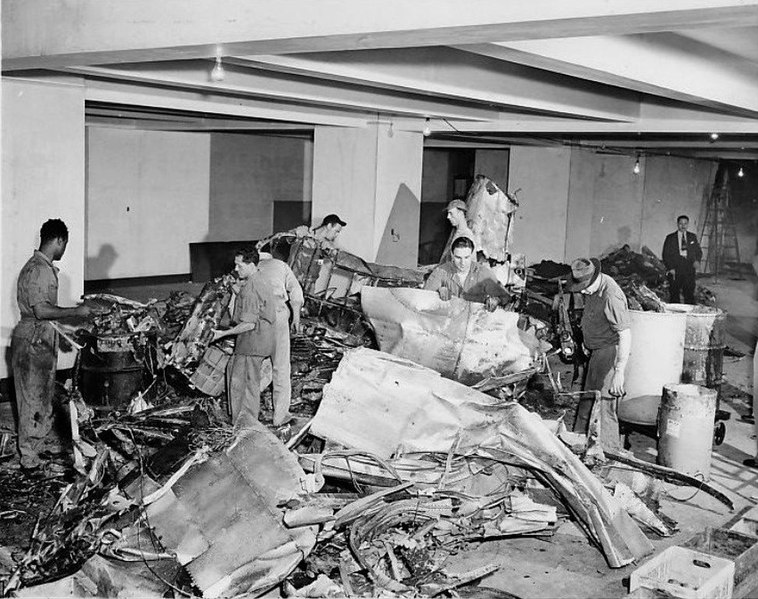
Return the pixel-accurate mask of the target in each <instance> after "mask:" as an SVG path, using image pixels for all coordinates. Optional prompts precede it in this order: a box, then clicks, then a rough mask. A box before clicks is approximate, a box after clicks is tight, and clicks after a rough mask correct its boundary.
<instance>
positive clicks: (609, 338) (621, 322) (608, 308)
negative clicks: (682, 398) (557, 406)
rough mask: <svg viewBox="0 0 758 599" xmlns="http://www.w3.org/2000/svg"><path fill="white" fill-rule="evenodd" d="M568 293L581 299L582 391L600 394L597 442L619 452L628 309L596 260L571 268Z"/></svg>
mask: <svg viewBox="0 0 758 599" xmlns="http://www.w3.org/2000/svg"><path fill="white" fill-rule="evenodd" d="M569 291H572V292H579V293H581V294H582V296H583V297H584V312H583V314H582V333H583V335H584V345H585V347H586V348H587V349H588V350H589V351H590V361H589V364H588V365H587V377H586V382H585V385H584V388H585V391H600V395H601V398H602V405H601V409H600V441H601V443H602V446H603V448H604V449H611V450H618V449H621V444H620V442H619V428H618V417H617V415H616V401H617V398H619V397H621V396H622V395H624V370H625V369H626V363H627V361H628V360H629V351H630V349H631V346H632V331H631V329H630V320H629V307H628V305H627V301H626V295H624V292H623V291H622V290H621V287H619V286H618V284H617V283H616V281H614V280H613V279H612V278H611V277H609V276H608V275H606V274H603V273H602V272H601V269H600V261H599V260H598V259H597V258H592V259H588V258H579V259H577V260H574V262H573V263H572V264H571V282H570V285H569Z"/></svg>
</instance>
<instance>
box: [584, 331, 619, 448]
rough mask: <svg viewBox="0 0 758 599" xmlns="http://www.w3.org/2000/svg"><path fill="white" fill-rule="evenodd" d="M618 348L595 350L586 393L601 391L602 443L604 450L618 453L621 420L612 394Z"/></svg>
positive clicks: (589, 366) (586, 384)
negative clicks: (611, 387)
mask: <svg viewBox="0 0 758 599" xmlns="http://www.w3.org/2000/svg"><path fill="white" fill-rule="evenodd" d="M616 349H617V348H616V346H615V345H608V346H606V347H601V348H600V349H593V350H592V355H591V356H590V361H589V364H588V365H587V380H586V382H585V385H584V390H585V391H600V396H601V397H600V400H601V402H602V403H601V404H600V443H601V445H602V447H603V449H608V450H613V451H618V450H620V449H621V442H620V439H619V420H618V416H617V410H616V408H617V401H618V400H617V398H615V397H612V396H611V393H610V386H611V380H612V379H613V364H614V363H615V362H616Z"/></svg>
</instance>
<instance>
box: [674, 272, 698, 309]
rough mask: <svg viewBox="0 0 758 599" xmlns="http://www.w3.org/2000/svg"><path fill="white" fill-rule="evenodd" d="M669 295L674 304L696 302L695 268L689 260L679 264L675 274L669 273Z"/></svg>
mask: <svg viewBox="0 0 758 599" xmlns="http://www.w3.org/2000/svg"><path fill="white" fill-rule="evenodd" d="M669 292H670V293H669V295H670V301H671V303H672V304H678V303H680V300H681V301H682V302H683V303H685V304H694V303H695V269H694V268H693V266H692V264H690V263H689V262H688V263H686V264H683V265H681V266H677V268H676V270H675V271H674V274H673V275H669Z"/></svg>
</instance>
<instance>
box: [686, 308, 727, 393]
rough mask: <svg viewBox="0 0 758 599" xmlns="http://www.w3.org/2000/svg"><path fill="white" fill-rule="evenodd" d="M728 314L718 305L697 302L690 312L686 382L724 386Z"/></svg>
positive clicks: (687, 333) (688, 319)
mask: <svg viewBox="0 0 758 599" xmlns="http://www.w3.org/2000/svg"><path fill="white" fill-rule="evenodd" d="M725 326H726V314H725V313H724V311H723V310H719V309H718V308H711V307H708V306H695V307H694V308H693V309H692V310H689V311H688V312H687V327H686V330H685V334H684V360H683V363H682V382H683V383H693V384H696V385H702V386H704V387H708V388H709V389H717V390H720V388H721V383H722V382H723V374H724V347H725V344H724V329H725Z"/></svg>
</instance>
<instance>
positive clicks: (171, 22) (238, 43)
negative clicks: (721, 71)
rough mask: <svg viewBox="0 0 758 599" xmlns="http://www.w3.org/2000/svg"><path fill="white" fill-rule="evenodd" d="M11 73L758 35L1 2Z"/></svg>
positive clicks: (712, 20)
mask: <svg viewBox="0 0 758 599" xmlns="http://www.w3.org/2000/svg"><path fill="white" fill-rule="evenodd" d="M2 22H3V31H2V46H3V59H4V60H3V63H4V64H3V68H4V69H7V70H17V69H31V68H53V67H62V66H72V65H83V64H108V63H117V62H141V61H150V60H177V59H182V60H184V59H190V58H202V57H213V56H215V55H216V53H217V51H218V49H219V48H221V51H222V53H223V54H224V55H249V54H283V53H294V52H316V51H335V50H351V49H371V48H397V47H412V46H436V45H445V44H472V43H485V42H491V41H510V40H524V39H546V38H559V37H575V36H586V35H617V34H630V33H640V32H656V31H670V30H674V29H681V28H693V29H695V28H699V27H706V26H707V27H715V26H721V27H737V26H740V25H746V24H750V23H758V1H756V0H666V2H661V1H660V0H636V1H635V2H626V1H619V0H615V1H609V0H582V2H566V0H531V1H530V2H503V1H502V0H469V2H465V3H464V2H460V0H414V1H413V2H407V0H361V1H360V2H356V1H355V0H320V1H318V2H314V1H313V0H277V2H271V1H270V0H192V1H191V2H187V1H186V0H160V1H159V2H156V1H155V0H129V1H128V2H124V1H123V0H76V1H74V2H72V1H70V0H4V1H3V14H2Z"/></svg>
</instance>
